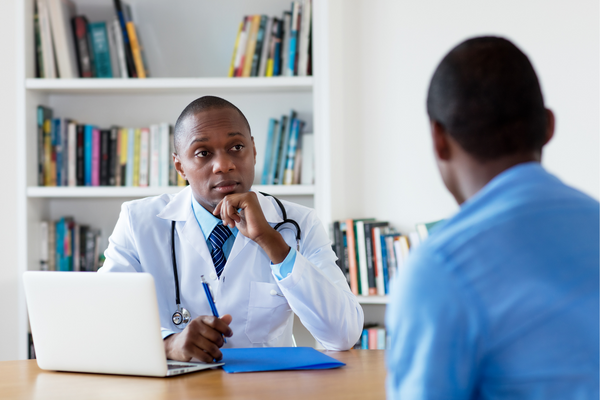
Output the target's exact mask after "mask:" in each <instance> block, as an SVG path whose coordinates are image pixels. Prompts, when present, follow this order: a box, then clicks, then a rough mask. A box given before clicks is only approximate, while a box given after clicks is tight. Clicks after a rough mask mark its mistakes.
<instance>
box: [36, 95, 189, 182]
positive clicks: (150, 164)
mask: <svg viewBox="0 0 600 400" xmlns="http://www.w3.org/2000/svg"><path fill="white" fill-rule="evenodd" d="M37 127H38V132H37V134H38V137H37V140H38V185H39V186H185V185H186V182H185V180H184V179H183V178H181V177H180V176H179V174H177V171H176V170H175V167H174V165H173V163H172V162H171V154H172V153H173V152H174V148H173V132H172V129H171V126H170V125H169V124H167V123H162V124H155V125H150V126H149V127H144V128H121V127H117V126H113V127H111V128H109V129H101V128H98V127H96V126H94V125H89V124H79V123H77V122H76V121H73V120H70V119H66V118H53V111H52V109H50V108H48V107H45V106H38V109H37Z"/></svg>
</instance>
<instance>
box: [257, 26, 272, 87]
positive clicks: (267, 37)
mask: <svg viewBox="0 0 600 400" xmlns="http://www.w3.org/2000/svg"><path fill="white" fill-rule="evenodd" d="M266 18H267V24H266V25H265V33H264V40H263V44H262V52H261V55H260V66H259V67H258V76H266V72H267V63H268V61H269V52H270V49H271V35H272V32H273V28H272V27H273V18H269V17H266Z"/></svg>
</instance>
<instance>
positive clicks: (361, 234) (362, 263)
mask: <svg viewBox="0 0 600 400" xmlns="http://www.w3.org/2000/svg"><path fill="white" fill-rule="evenodd" d="M354 230H355V234H356V237H355V242H356V249H357V251H356V253H357V261H358V276H359V279H360V283H359V294H361V295H363V296H366V295H368V294H369V271H368V267H367V250H366V242H365V222H364V220H362V221H361V220H358V221H355V225H354Z"/></svg>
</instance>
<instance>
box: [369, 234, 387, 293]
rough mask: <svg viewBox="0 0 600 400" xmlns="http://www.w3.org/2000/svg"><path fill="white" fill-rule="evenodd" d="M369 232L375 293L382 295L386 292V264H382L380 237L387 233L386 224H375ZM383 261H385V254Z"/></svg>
mask: <svg viewBox="0 0 600 400" xmlns="http://www.w3.org/2000/svg"><path fill="white" fill-rule="evenodd" d="M371 232H372V233H371V235H372V242H373V270H374V271H375V287H376V288H377V295H379V296H383V295H385V293H386V291H385V286H386V275H387V272H386V271H387V265H384V260H383V248H382V246H381V244H382V243H381V238H382V237H383V235H385V234H387V233H388V228H387V227H386V226H382V227H379V226H376V227H374V228H373V229H372V231H371ZM385 262H386V263H387V254H386V260H385Z"/></svg>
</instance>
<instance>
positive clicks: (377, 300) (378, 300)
mask: <svg viewBox="0 0 600 400" xmlns="http://www.w3.org/2000/svg"><path fill="white" fill-rule="evenodd" d="M356 297H358V302H359V303H360V304H387V303H388V302H389V299H390V298H389V296H356Z"/></svg>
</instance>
